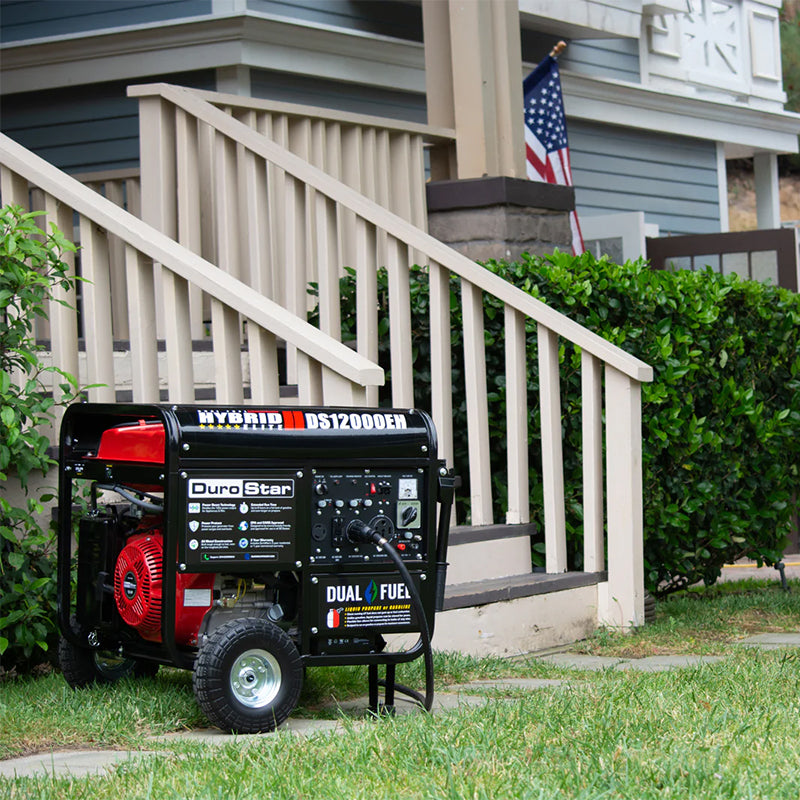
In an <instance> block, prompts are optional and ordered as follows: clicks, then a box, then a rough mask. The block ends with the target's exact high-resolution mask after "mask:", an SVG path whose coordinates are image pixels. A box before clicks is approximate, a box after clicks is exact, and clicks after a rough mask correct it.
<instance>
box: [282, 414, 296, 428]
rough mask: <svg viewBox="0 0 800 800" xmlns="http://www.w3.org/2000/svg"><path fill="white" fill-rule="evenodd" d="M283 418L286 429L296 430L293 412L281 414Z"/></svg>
mask: <svg viewBox="0 0 800 800" xmlns="http://www.w3.org/2000/svg"><path fill="white" fill-rule="evenodd" d="M281 414H282V416H283V427H284V428H294V417H293V414H294V412H293V411H283V412H281Z"/></svg>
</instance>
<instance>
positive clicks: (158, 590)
mask: <svg viewBox="0 0 800 800" xmlns="http://www.w3.org/2000/svg"><path fill="white" fill-rule="evenodd" d="M162 551H163V537H162V536H161V533H160V532H159V531H151V532H149V533H140V534H134V535H133V536H131V538H130V539H129V540H128V543H127V544H126V545H125V547H123V548H122V552H121V553H120V554H119V558H118V559H117V566H116V568H115V569H114V599H115V600H116V603H117V609H118V610H119V614H120V616H121V617H122V619H123V620H124V621H125V623H126V624H128V625H130V626H131V627H132V628H135V629H136V630H137V631H138V632H139V635H140V636H141V637H142V638H143V639H148V640H149V641H151V642H160V641H161V606H162V580H163V568H162V556H161V554H162ZM213 588H214V575H212V574H194V573H191V574H186V573H183V574H182V573H178V575H177V576H176V596H175V606H176V608H175V641H176V642H177V643H178V644H191V645H193V644H197V632H198V631H199V630H200V624H201V623H202V621H203V617H204V616H205V613H206V611H208V609H209V608H211V603H212V596H213V591H212V590H213Z"/></svg>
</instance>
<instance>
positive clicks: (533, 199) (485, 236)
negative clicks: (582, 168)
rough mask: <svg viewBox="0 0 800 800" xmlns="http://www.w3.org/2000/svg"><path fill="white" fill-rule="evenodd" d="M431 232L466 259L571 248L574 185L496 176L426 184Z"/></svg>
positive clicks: (512, 256) (510, 258) (429, 229)
mask: <svg viewBox="0 0 800 800" xmlns="http://www.w3.org/2000/svg"><path fill="white" fill-rule="evenodd" d="M427 191H428V231H429V233H430V234H431V236H435V237H436V238H437V239H439V240H440V241H442V242H446V243H447V244H449V245H450V246H451V247H453V248H454V249H456V250H458V251H459V252H460V253H462V254H463V255H465V256H467V257H468V258H472V259H474V260H475V261H487V260H488V259H490V258H494V259H505V260H507V261H513V260H516V259H517V258H519V255H520V254H521V253H523V252H528V253H532V254H534V255H543V254H545V253H552V252H553V250H555V249H556V248H558V249H559V250H562V251H566V252H570V251H571V249H572V232H571V229H570V224H569V212H570V211H571V210H572V209H573V208H574V207H575V190H574V189H573V188H572V187H571V186H553V185H550V184H545V183H537V182H535V181H529V180H523V179H519V178H507V177H495V178H476V179H472V180H460V181H458V180H456V181H435V182H432V183H429V184H428V187H427Z"/></svg>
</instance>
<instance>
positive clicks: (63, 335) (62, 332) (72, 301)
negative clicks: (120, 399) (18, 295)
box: [45, 194, 80, 430]
mask: <svg viewBox="0 0 800 800" xmlns="http://www.w3.org/2000/svg"><path fill="white" fill-rule="evenodd" d="M45 212H46V215H47V223H48V225H49V223H51V222H52V223H53V224H54V225H55V226H56V227H57V228H58V229H59V230H60V231H61V232H62V233H63V234H64V235H65V236H67V237H68V238H69V231H70V229H71V228H72V216H73V215H72V209H71V208H69V206H66V205H64V204H63V203H59V202H58V200H56V198H55V197H53V195H51V194H48V195H46V196H45ZM61 260H62V261H63V262H64V263H65V264H66V265H67V267H68V269H67V273H68V274H69V275H70V276H74V275H75V253H71V252H69V251H65V252H63V253H62V254H61ZM53 299H54V300H55V301H56V302H54V303H50V311H49V313H50V328H51V339H50V349H51V352H52V354H53V364H54V365H55V366H57V367H59V368H61V369H62V370H64V372H66V373H68V374H70V375H73V376H74V377H75V378H78V377H79V370H80V364H79V359H78V311H77V308H78V294H77V291H76V290H75V289H74V288H73V289H69V290H64V289H63V288H62V287H61V285H60V284H56V285H55V286H53ZM63 304H66V305H63ZM58 383H59V378H58V376H57V375H54V376H53V397H55V398H56V399H58V398H59V396H60V393H59V391H58ZM54 413H55V419H54V426H55V430H57V429H58V424H59V422H60V420H61V417H62V416H63V414H64V409H63V407H59V406H56V407H55V409H54Z"/></svg>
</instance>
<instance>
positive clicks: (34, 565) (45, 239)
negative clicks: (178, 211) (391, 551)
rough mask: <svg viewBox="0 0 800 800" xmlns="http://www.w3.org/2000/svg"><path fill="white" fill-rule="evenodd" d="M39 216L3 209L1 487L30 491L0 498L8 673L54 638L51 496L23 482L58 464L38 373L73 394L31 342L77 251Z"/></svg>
mask: <svg viewBox="0 0 800 800" xmlns="http://www.w3.org/2000/svg"><path fill="white" fill-rule="evenodd" d="M36 216H37V215H36V214H35V213H33V214H25V213H23V212H22V209H20V208H18V207H13V206H6V207H4V208H2V209H0V481H2V484H0V487H1V488H3V489H4V490H5V489H6V488H7V481H8V477H9V473H10V472H11V471H13V473H14V474H15V476H16V477H17V478H18V479H19V481H20V484H21V485H22V487H23V488H24V489H25V491H26V493H27V497H26V499H25V504H24V505H22V506H18V505H13V504H12V502H11V501H10V500H8V498H7V497H4V496H0V658H2V668H3V670H6V671H10V670H12V669H16V670H17V671H24V670H26V669H29V668H30V667H32V666H33V665H35V664H36V663H37V662H38V661H41V660H42V659H43V658H45V657H46V656H45V653H46V651H47V650H48V649H49V646H50V644H51V643H52V641H53V640H54V638H55V635H56V582H55V558H54V550H55V548H54V541H53V534H52V532H51V531H49V530H47V529H43V528H42V527H41V525H40V522H39V518H40V515H41V513H42V503H43V502H46V501H47V500H49V499H52V495H50V494H47V493H43V492H39V493H30V492H29V490H28V478H29V476H30V475H31V473H32V472H34V471H36V472H41V473H42V474H43V475H44V474H47V471H48V469H49V468H50V467H51V466H52V465H53V464H54V463H55V462H54V461H53V459H52V458H51V457H50V456H49V455H48V452H47V451H48V447H49V445H50V442H49V440H48V439H47V437H46V436H45V435H43V433H42V429H43V428H46V426H47V425H48V424H49V423H50V422H51V420H52V409H53V406H54V405H55V403H56V401H55V400H54V398H53V397H52V393H51V392H49V391H48V390H47V389H46V388H45V386H44V383H43V380H42V378H43V373H45V372H50V373H54V375H55V374H57V375H58V376H59V377H60V379H61V380H62V381H63V383H62V384H61V387H60V388H61V392H62V394H63V397H62V399H61V402H63V403H66V402H68V401H69V400H71V399H73V398H74V397H75V395H76V392H77V386H76V383H75V379H74V378H73V377H72V376H70V375H67V374H66V373H64V372H62V371H61V370H57V369H55V368H53V367H44V366H43V365H42V363H41V362H40V360H39V351H40V349H41V348H40V347H39V346H37V344H36V341H35V338H34V324H35V321H36V319H37V318H46V317H47V310H46V309H47V303H48V301H50V300H51V299H52V297H53V294H52V293H53V289H54V287H55V286H57V285H61V286H62V287H63V288H69V287H70V286H71V285H72V284H73V280H74V279H73V278H71V277H70V276H69V271H68V267H67V265H66V264H65V263H64V262H63V260H62V255H63V253H64V252H66V251H74V249H75V248H74V246H73V245H72V244H71V243H69V242H68V241H66V239H64V237H63V236H62V235H61V233H60V232H59V231H58V230H57V229H56V228H55V227H53V228H52V230H51V232H50V233H49V234H45V233H44V232H43V231H41V230H40V229H39V228H38V227H37V226H36V224H35V222H34V220H35V217H36ZM56 380H58V379H56ZM54 382H55V381H54Z"/></svg>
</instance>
